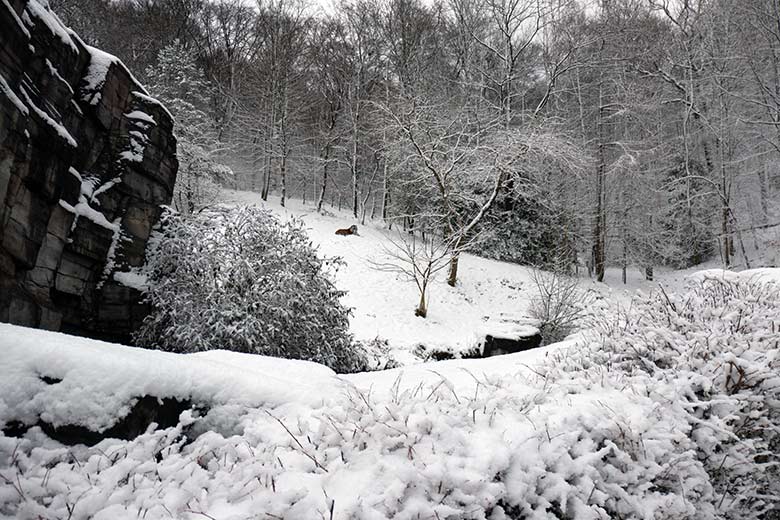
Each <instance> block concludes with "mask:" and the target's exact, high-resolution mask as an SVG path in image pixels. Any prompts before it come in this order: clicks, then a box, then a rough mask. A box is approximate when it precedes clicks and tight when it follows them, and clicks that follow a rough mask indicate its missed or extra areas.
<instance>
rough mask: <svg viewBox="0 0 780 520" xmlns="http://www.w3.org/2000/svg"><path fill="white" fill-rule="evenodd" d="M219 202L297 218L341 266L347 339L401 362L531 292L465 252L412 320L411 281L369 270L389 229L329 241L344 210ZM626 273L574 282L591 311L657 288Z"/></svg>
mask: <svg viewBox="0 0 780 520" xmlns="http://www.w3.org/2000/svg"><path fill="white" fill-rule="evenodd" d="M223 197H224V202H223V203H224V204H227V205H231V206H232V205H258V206H262V207H265V208H268V209H270V210H272V211H273V212H275V213H277V214H279V215H281V216H283V217H295V218H299V219H301V220H302V221H303V222H304V224H305V226H306V228H307V230H308V232H309V236H310V237H311V239H312V241H313V242H314V243H315V244H316V245H318V246H319V248H320V252H321V254H323V255H326V256H338V257H341V258H343V259H344V261H345V262H346V265H345V266H343V267H342V268H341V269H340V270H339V271H338V272H337V273H336V276H335V280H336V285H337V287H339V288H340V289H343V290H345V291H347V295H346V296H345V297H344V298H343V299H342V302H343V303H344V305H346V306H347V307H350V308H352V309H353V311H354V314H353V316H352V319H351V331H352V332H353V334H354V335H355V337H356V338H357V339H359V340H366V341H370V340H373V339H374V338H380V339H385V340H387V341H388V342H389V344H390V346H391V348H392V349H393V351H394V356H395V357H396V358H397V360H398V361H400V362H402V363H415V362H419V359H418V358H415V357H414V356H412V355H411V352H412V351H413V350H414V348H415V347H416V346H417V345H424V346H425V347H428V348H435V349H436V348H437V349H443V350H448V349H454V350H463V349H467V348H469V347H472V346H473V345H474V342H475V340H476V334H478V332H480V331H483V330H484V329H485V326H486V325H488V322H489V321H490V322H491V323H492V322H494V321H498V320H501V319H505V318H510V319H511V318H523V317H526V316H527V313H528V304H529V302H530V300H531V299H532V298H533V297H534V296H535V295H536V294H537V288H536V286H535V284H534V282H533V278H532V276H531V269H530V268H528V267H525V266H520V265H516V264H510V263H505V262H498V261H495V260H489V259H486V258H480V257H478V256H474V255H470V254H465V255H463V256H462V258H461V261H460V277H459V281H458V284H457V286H456V287H454V288H453V287H449V286H448V285H447V284H446V283H445V280H444V278H445V274H446V273H439V276H438V278H437V279H436V280H435V282H434V284H433V286H432V288H431V290H430V301H429V312H428V317H427V318H425V319H423V318H419V317H416V316H415V315H414V309H415V305H416V304H417V301H418V299H419V293H418V292H417V288H416V287H415V284H414V282H413V281H412V280H410V279H407V278H405V277H403V276H402V275H399V274H395V273H388V272H384V271H380V270H377V269H376V268H375V267H374V264H376V263H377V262H381V261H384V260H387V259H388V258H389V256H388V251H392V245H391V244H390V242H389V240H388V235H389V234H392V233H396V232H395V231H392V232H390V231H388V230H387V229H386V227H385V226H382V225H381V224H380V223H379V222H378V221H370V220H368V221H367V223H366V225H365V226H362V225H358V231H359V233H360V235H359V236H337V235H335V231H336V230H337V229H339V228H345V227H349V226H350V225H352V224H355V223H357V222H356V220H355V219H354V218H352V215H351V214H350V213H349V212H348V211H343V212H341V213H338V212H336V213H337V214H334V213H332V212H333V211H335V209H334V208H330V207H326V209H327V210H328V211H327V213H326V214H325V215H320V214H318V213H317V212H316V211H315V208H314V207H312V206H311V205H309V206H306V205H303V204H301V202H300V200H292V199H288V201H287V204H286V207H285V208H282V207H280V206H279V205H278V201H277V198H276V197H273V198H272V199H271V200H269V201H268V202H267V203H266V202H263V201H262V200H261V199H260V196H259V195H258V194H257V193H253V192H240V191H227V192H225V193H224V194H223ZM358 224H359V223H358ZM691 272H693V271H691ZM631 274H632V275H633V277H632V278H631V279H630V282H631V283H630V285H628V286H625V287H624V286H621V285H620V284H619V282H618V280H617V279H615V280H614V281H613V283H612V287H610V286H609V285H606V284H598V283H595V282H592V281H591V280H589V279H587V278H583V279H582V284H581V285H582V288H583V290H590V291H593V292H594V293H595V294H598V295H599V298H598V301H597V302H596V305H597V306H598V307H603V306H605V305H606V304H607V303H608V302H618V301H619V302H623V303H626V302H628V301H630V299H631V298H632V296H633V294H634V292H635V291H636V290H637V289H644V290H652V289H653V288H654V287H657V282H656V283H654V282H645V281H644V280H643V279H641V278H640V277H639V273H638V272H632V273H631ZM685 274H686V273H679V272H666V273H663V272H662V274H661V278H660V280H661V281H662V283H664V284H665V285H666V286H672V287H678V286H681V285H682V283H683V278H684V276H685ZM615 278H617V277H615ZM488 326H489V325H488Z"/></svg>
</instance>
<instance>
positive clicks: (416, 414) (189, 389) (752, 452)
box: [0, 192, 780, 520]
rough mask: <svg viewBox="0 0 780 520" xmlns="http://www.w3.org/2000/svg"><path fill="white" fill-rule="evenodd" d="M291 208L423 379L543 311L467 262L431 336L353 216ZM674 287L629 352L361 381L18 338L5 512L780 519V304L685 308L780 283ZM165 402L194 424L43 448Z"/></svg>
mask: <svg viewBox="0 0 780 520" xmlns="http://www.w3.org/2000/svg"><path fill="white" fill-rule="evenodd" d="M228 196H229V200H228V201H227V202H226V203H228V204H246V203H255V204H259V197H258V196H257V195H256V194H248V193H242V192H231V193H229V194H228ZM270 207H271V209H273V210H274V211H276V212H278V213H281V214H287V215H290V216H296V217H298V218H301V219H303V221H304V222H305V223H306V225H307V226H308V228H309V231H310V236H311V237H312V240H313V241H314V242H315V243H317V244H319V246H320V248H321V251H322V253H323V254H325V255H337V256H341V257H342V258H344V260H345V261H346V265H345V266H344V267H343V268H342V269H341V270H340V271H339V273H338V274H337V278H336V283H337V285H338V286H339V287H340V288H342V289H344V290H346V291H348V294H347V295H346V296H345V298H344V302H345V303H346V304H347V305H348V306H350V307H353V308H354V309H355V315H354V317H353V321H352V331H353V332H354V334H355V335H356V337H357V338H359V339H364V340H370V339H373V338H375V337H380V338H383V339H387V340H388V341H389V342H390V344H391V346H392V347H393V348H394V349H395V350H396V353H397V354H398V355H401V354H399V353H406V355H407V358H406V359H403V361H407V362H409V363H412V362H419V361H420V360H419V359H415V358H413V357H412V356H411V354H410V353H411V351H412V349H413V347H414V346H415V345H416V344H424V345H426V346H440V347H465V346H469V345H470V344H471V342H473V341H474V334H475V332H476V331H478V330H480V329H481V328H482V326H483V325H484V324H485V322H486V320H487V319H497V318H500V317H502V316H515V317H517V316H520V315H523V314H524V313H525V312H526V309H527V305H528V302H529V301H530V298H531V297H532V296H533V293H534V286H533V281H532V278H531V275H530V272H529V271H528V269H526V268H524V267H521V266H516V265H510V264H504V263H501V262H495V261H491V260H485V259H481V258H478V257H475V256H471V255H465V257H464V258H463V260H462V267H461V278H460V283H459V284H458V286H457V287H456V288H454V289H453V288H450V287H448V286H446V285H445V284H444V282H443V281H442V280H439V281H437V282H436V283H435V284H434V287H433V288H432V291H431V298H430V310H429V311H430V314H429V317H428V318H427V319H422V318H418V317H415V316H414V313H413V310H414V306H415V304H416V299H417V294H416V289H415V287H414V285H413V283H412V282H410V281H408V280H404V279H399V278H397V277H396V276H395V275H392V274H388V273H387V272H380V271H377V270H375V269H373V268H372V267H371V261H372V260H375V259H377V258H379V257H380V256H381V255H383V254H385V251H384V244H385V239H384V237H383V235H384V233H385V231H384V230H383V229H381V227H379V226H372V225H367V226H361V227H360V236H357V237H354V236H353V237H340V236H336V235H335V234H334V232H335V230H336V229H338V228H343V227H348V226H349V225H351V224H353V223H354V221H353V220H351V219H350V218H349V217H348V216H344V215H342V216H338V217H335V216H321V215H318V214H316V213H315V212H313V211H312V210H311V208H310V207H307V206H303V205H301V204H300V203H299V202H298V201H290V203H288V208H286V209H283V208H280V207H278V206H276V205H274V204H271V205H270ZM657 274H658V277H659V278H660V280H661V282H662V283H664V284H666V286H667V287H668V291H669V293H670V294H671V298H672V300H673V301H672V302H669V301H668V300H664V299H661V298H657V299H655V300H653V299H650V300H645V301H644V303H641V302H640V304H641V305H643V306H644V307H642V309H641V310H640V311H638V314H637V316H638V317H639V319H637V320H636V321H635V323H634V324H633V325H632V326H631V327H630V328H629V327H627V328H621V330H620V332H618V333H616V334H617V335H616V337H612V338H610V337H609V336H607V337H606V338H604V337H602V338H600V339H599V340H598V341H594V340H593V339H592V338H590V339H589V338H588V337H587V336H585V335H575V336H573V337H571V338H570V339H568V340H566V341H564V342H562V343H558V344H554V345H550V346H548V347H544V348H540V349H535V350H532V351H528V352H523V353H519V354H511V355H505V356H497V357H492V358H486V359H453V360H449V361H441V362H433V363H425V364H415V365H414V366H405V367H401V368H397V369H392V370H386V371H381V372H373V373H362V374H352V375H337V374H335V373H334V372H332V371H331V370H329V369H327V368H325V367H323V366H321V365H317V364H314V363H308V362H302V361H289V360H280V359H274V358H267V357H263V356H252V355H245V354H238V353H232V352H225V351H210V352H203V353H197V354H174V353H165V352H158V351H148V350H142V349H137V348H131V347H125V346H120V345H111V344H107V343H103V342H99V341H94V340H89V339H84V338H76V337H71V336H67V335H64V334H58V333H53V332H45V331H39V330H32V329H25V328H21V327H15V326H11V325H5V324H0V353H2V356H0V429H2V430H3V431H4V433H0V518H3V519H5V518H23V519H28V518H29V519H38V518H68V519H73V520H76V519H88V518H90V519H92V518H94V519H103V520H109V519H111V520H113V519H124V518H133V519H136V518H143V519H157V518H161V519H162V518H177V519H178V518H180V519H186V520H191V519H192V520H194V519H204V518H205V519H219V520H238V519H250V518H269V519H280V518H283V519H290V520H292V519H304V520H308V519H322V518H325V519H356V520H362V519H368V520H370V519H384V518H400V519H410V520H411V519H421V518H430V519H433V520H435V519H444V518H449V519H487V518H489V519H494V520H500V519H507V518H528V519H547V518H558V519H560V518H565V519H570V520H579V519H607V518H614V517H616V516H619V517H622V518H643V519H650V518H657V519H661V518H664V519H666V518H675V519H688V518H691V519H694V518H701V519H716V518H736V516H735V514H740V515H741V514H743V513H744V516H743V517H742V518H744V519H753V518H756V519H758V518H762V517H761V516H760V515H761V514H764V513H763V511H765V510H771V508H773V507H775V506H776V507H777V508H780V504H778V499H777V496H776V495H777V493H776V491H778V487H777V486H775V485H774V484H771V482H776V481H777V479H774V477H773V476H772V475H773V473H772V472H773V471H774V472H776V471H777V467H780V461H777V460H776V459H777V457H776V456H767V451H766V450H767V446H772V444H771V442H774V441H772V440H771V439H772V437H771V435H773V434H771V433H767V434H766V435H765V433H764V432H772V431H774V430H772V428H775V429H776V428H777V425H776V424H775V423H773V422H771V421H772V420H773V419H772V417H776V413H777V410H775V411H772V410H773V408H772V407H775V408H776V405H775V404H773V403H778V402H780V381H778V380H777V373H778V372H777V370H778V369H780V365H779V363H780V352H779V351H778V347H777V343H776V342H777V336H778V332H777V331H778V330H780V315H779V314H780V313H778V312H777V309H778V302H777V301H776V300H777V298H776V297H777V293H776V292H774V293H773V292H771V291H769V290H768V291H766V292H755V293H753V292H750V291H747V292H744V293H740V292H738V293H735V296H734V298H736V300H737V304H736V307H734V306H733V305H732V304H731V303H729V302H727V301H726V302H725V303H724V302H720V303H719V301H716V300H718V298H714V300H713V302H709V303H708V301H705V300H707V299H706V298H701V297H695V298H688V297H686V298H678V297H675V296H674V294H673V292H674V290H675V289H676V288H677V287H678V286H679V285H680V284H682V282H683V280H684V279H686V278H688V279H690V280H694V281H696V280H701V279H705V278H715V279H716V280H737V281H739V280H745V279H761V280H763V281H771V280H777V281H780V270H778V269H764V270H754V271H750V272H744V273H741V274H733V273H727V272H723V271H721V270H709V271H706V272H700V273H697V274H695V275H694V276H690V275H691V274H693V273H671V272H661V273H657ZM618 277H619V273H615V272H611V271H610V272H609V273H608V277H607V278H608V280H607V281H608V282H610V283H612V284H613V286H612V287H610V286H609V285H606V284H595V283H593V282H591V281H590V280H583V281H582V284H583V287H584V288H588V289H593V290H594V291H596V292H597V293H598V294H600V295H601V296H602V298H601V300H600V302H601V303H604V302H625V301H626V300H627V299H630V297H631V296H630V295H631V292H630V291H631V290H635V289H642V290H645V291H646V290H648V289H650V288H652V287H653V286H654V284H648V283H646V282H644V281H642V280H641V279H639V277H638V276H636V274H633V275H632V278H630V280H629V281H630V284H629V286H628V287H627V288H623V287H620V286H619V283H615V281H617V280H619V278H618ZM723 294H727V293H723ZM767 295H769V296H771V297H772V298H774V299H771V300H770V299H769V298H767ZM726 300H728V298H726ZM724 301H725V300H724ZM667 304H668V305H667ZM708 305H712V306H714V307H712V308H713V309H717V312H710V311H709V309H710V307H708ZM730 305H732V306H731V307H730ZM705 311H706V312H705ZM672 315H674V316H672ZM654 320H656V321H655V322H654ZM658 320H660V321H658ZM629 322H630V320H629V321H627V323H629ZM667 322H668V326H667ZM659 323H660V324H661V326H660V327H659V325H658V324H659ZM623 336H625V337H623ZM702 353H704V355H702ZM670 359H671V360H672V362H671V363H670V362H669V360H670ZM649 361H652V363H651V367H650V368H649V369H646V367H645V366H644V363H648V362H649ZM675 367H680V368H679V370H678V369H677V368H675ZM724 367H728V370H726V369H725V368H724ZM739 374H742V376H739ZM746 374H748V375H747V376H745V375H746ZM745 377H747V378H748V379H749V385H748V384H747V383H745V379H744V378H745ZM146 396H150V397H152V398H156V399H158V400H160V401H159V402H161V403H162V402H163V401H162V400H163V399H177V400H178V401H180V402H186V403H188V406H189V404H190V403H191V404H192V406H193V408H192V409H191V410H186V411H184V412H182V413H181V414H180V415H179V419H178V424H176V425H175V426H172V427H167V428H163V429H154V427H150V428H149V429H148V430H147V431H146V433H143V434H141V435H139V436H137V437H136V438H133V439H130V440H119V439H114V438H106V439H104V440H101V441H100V442H98V443H97V444H95V445H93V446H86V445H83V444H76V445H74V446H66V445H63V444H61V443H60V442H57V441H55V440H52V439H51V438H50V437H49V436H48V435H47V434H45V433H44V432H51V431H52V428H58V427H59V428H62V427H70V426H73V425H76V426H83V427H87V428H89V429H90V430H92V431H106V429H107V428H109V427H110V426H112V425H114V424H116V423H117V421H119V420H120V418H122V417H124V416H125V415H127V413H128V412H129V411H130V409H131V408H132V407H133V406H134V403H136V402H137V401H138V400H139V399H140V398H143V397H146ZM705 412H706V413H705ZM773 413H774V414H775V415H774V416H773V415H772V414H773ZM767 421H769V422H767ZM20 423H21V424H20ZM740 425H743V426H745V425H748V426H749V427H743V426H740ZM25 430H26V432H25ZM735 439H736V441H735ZM767 443H770V444H767ZM775 445H776V444H775ZM724 454H725V455H724ZM773 479H774V480H773ZM772 486H774V487H772ZM726 496H728V500H724V499H723V497H726ZM773 496H774V498H772V497H773ZM770 514H771V513H770Z"/></svg>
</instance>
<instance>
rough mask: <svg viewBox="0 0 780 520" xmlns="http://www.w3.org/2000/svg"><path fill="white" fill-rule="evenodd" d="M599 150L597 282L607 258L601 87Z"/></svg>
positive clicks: (595, 231) (595, 230)
mask: <svg viewBox="0 0 780 520" xmlns="http://www.w3.org/2000/svg"><path fill="white" fill-rule="evenodd" d="M597 125H598V150H597V163H596V214H595V216H594V222H593V267H594V269H595V271H596V280H597V281H599V282H603V281H604V269H605V265H604V262H605V256H606V251H605V248H606V238H605V237H606V229H605V228H606V218H605V211H606V210H605V208H604V188H605V186H604V176H605V174H606V158H605V150H604V148H605V145H604V103H603V100H602V94H601V87H599V111H598V122H597Z"/></svg>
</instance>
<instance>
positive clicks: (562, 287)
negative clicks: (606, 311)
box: [528, 269, 593, 345]
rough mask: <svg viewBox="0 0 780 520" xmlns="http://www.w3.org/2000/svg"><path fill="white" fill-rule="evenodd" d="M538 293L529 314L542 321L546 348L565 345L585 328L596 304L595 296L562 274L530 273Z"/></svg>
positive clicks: (535, 271)
mask: <svg viewBox="0 0 780 520" xmlns="http://www.w3.org/2000/svg"><path fill="white" fill-rule="evenodd" d="M531 276H532V278H533V281H534V284H535V285H536V289H537V291H538V293H537V294H536V295H535V296H534V297H533V298H532V299H531V303H530V306H529V307H528V313H529V314H530V315H531V317H533V318H535V319H537V320H539V324H540V325H539V332H541V334H542V338H543V342H544V344H545V345H549V344H551V343H557V342H559V341H562V340H563V339H564V338H566V336H568V335H569V334H571V333H572V332H574V330H575V329H576V328H577V327H578V326H579V325H581V324H582V322H583V320H584V319H585V317H586V316H587V315H588V309H589V307H590V306H591V304H592V303H593V295H592V294H591V293H589V292H587V291H583V290H582V289H580V287H579V283H578V281H577V279H576V278H574V277H572V276H569V275H566V274H563V273H560V272H554V271H553V272H548V271H540V270H538V269H534V270H533V271H531Z"/></svg>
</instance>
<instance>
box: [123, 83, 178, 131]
mask: <svg viewBox="0 0 780 520" xmlns="http://www.w3.org/2000/svg"><path fill="white" fill-rule="evenodd" d="M132 94H133V95H134V96H135V97H137V98H138V99H140V100H142V101H144V102H145V103H148V104H150V105H154V106H156V107H158V108H159V109H160V110H162V111H163V112H165V114H167V115H168V117H169V118H170V119H171V121H173V120H174V117H173V115H172V114H171V112H170V111H169V110H168V107H166V106H165V105H163V104H162V103H160V101H159V100H158V99H156V98H153V97H152V96H150V95H149V93H148V92H147V91H146V90H144V91H143V92H139V91H133V93H132ZM152 121H153V122H154V120H152ZM155 124H156V123H155Z"/></svg>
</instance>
